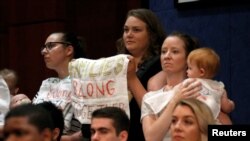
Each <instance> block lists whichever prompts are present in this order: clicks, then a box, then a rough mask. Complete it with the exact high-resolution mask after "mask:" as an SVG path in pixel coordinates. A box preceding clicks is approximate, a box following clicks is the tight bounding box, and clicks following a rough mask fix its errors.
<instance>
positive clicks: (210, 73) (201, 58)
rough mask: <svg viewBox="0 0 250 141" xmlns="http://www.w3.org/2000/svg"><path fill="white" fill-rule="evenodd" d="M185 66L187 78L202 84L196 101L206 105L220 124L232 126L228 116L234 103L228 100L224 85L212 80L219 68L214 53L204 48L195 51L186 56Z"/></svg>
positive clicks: (218, 59) (217, 59)
mask: <svg viewBox="0 0 250 141" xmlns="http://www.w3.org/2000/svg"><path fill="white" fill-rule="evenodd" d="M187 64H188V70H187V76H188V77H189V78H200V79H198V80H200V82H201V83H202V91H201V96H199V97H198V99H199V100H201V101H204V102H205V103H207V104H208V106H209V107H210V108H211V110H212V111H213V113H216V115H215V116H216V117H217V119H218V120H219V122H220V123H221V124H232V121H231V119H230V118H229V116H228V114H229V113H230V112H232V110H233V109H234V107H235V105H234V102H233V101H232V100H230V99H229V98H228V96H227V93H226V90H225V88H224V84H223V83H222V82H218V81H215V80H212V79H213V77H214V76H215V75H216V73H217V71H218V69H219V66H220V58H219V56H218V55H217V54H216V52H215V51H214V50H213V49H211V48H206V47H204V48H199V49H195V50H193V51H192V52H191V53H190V54H189V55H188V58H187ZM187 80H188V79H187ZM184 82H185V81H184Z"/></svg>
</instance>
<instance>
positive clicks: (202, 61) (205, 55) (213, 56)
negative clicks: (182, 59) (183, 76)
mask: <svg viewBox="0 0 250 141" xmlns="http://www.w3.org/2000/svg"><path fill="white" fill-rule="evenodd" d="M187 61H188V62H190V63H195V64H196V65H197V67H198V68H199V69H201V68H203V69H204V70H205V75H204V76H205V78H208V79H209V78H210V79H211V78H213V77H214V76H215V75H216V74H217V72H218V70H219V67H220V57H219V55H218V54H217V53H216V52H215V51H214V50H213V49H211V48H207V47H203V48H198V49H195V50H193V51H192V52H190V54H189V55H188V58H187Z"/></svg>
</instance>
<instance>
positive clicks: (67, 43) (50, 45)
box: [41, 42, 72, 51]
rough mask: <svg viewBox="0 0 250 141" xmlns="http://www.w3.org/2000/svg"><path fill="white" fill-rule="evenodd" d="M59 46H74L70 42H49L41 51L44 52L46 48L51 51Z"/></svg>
mask: <svg viewBox="0 0 250 141" xmlns="http://www.w3.org/2000/svg"><path fill="white" fill-rule="evenodd" d="M57 44H63V45H67V46H68V45H72V44H71V43H69V42H48V43H46V44H45V45H43V46H42V48H41V51H43V49H44V48H46V50H47V51H50V50H51V49H53V48H54V47H56V45H57Z"/></svg>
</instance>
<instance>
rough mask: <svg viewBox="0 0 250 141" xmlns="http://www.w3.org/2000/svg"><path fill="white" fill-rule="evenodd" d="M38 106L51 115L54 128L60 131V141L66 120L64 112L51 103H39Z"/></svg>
mask: <svg viewBox="0 0 250 141" xmlns="http://www.w3.org/2000/svg"><path fill="white" fill-rule="evenodd" d="M37 106H41V107H43V108H44V109H45V110H47V111H48V112H49V114H50V115H51V118H52V121H53V123H54V128H59V129H60V133H59V136H58V138H57V140H58V141H60V139H61V136H62V134H63V129H64V118H63V112H62V110H60V109H59V108H58V107H56V106H55V104H53V103H52V102H50V101H45V102H42V103H39V104H37Z"/></svg>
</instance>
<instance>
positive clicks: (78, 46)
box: [52, 31, 86, 59]
mask: <svg viewBox="0 0 250 141" xmlns="http://www.w3.org/2000/svg"><path fill="white" fill-rule="evenodd" d="M52 34H62V35H63V36H62V41H64V42H67V43H70V44H71V45H72V46H73V48H74V58H75V59H77V58H83V57H86V44H85V41H84V39H83V38H82V37H79V36H76V35H75V34H74V33H72V32H64V31H60V32H54V33H52Z"/></svg>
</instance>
